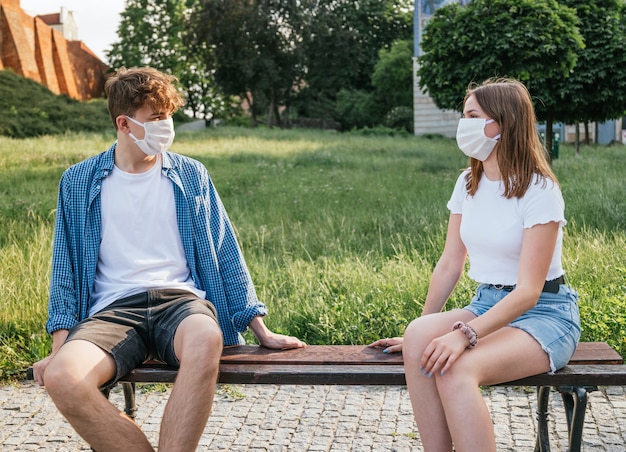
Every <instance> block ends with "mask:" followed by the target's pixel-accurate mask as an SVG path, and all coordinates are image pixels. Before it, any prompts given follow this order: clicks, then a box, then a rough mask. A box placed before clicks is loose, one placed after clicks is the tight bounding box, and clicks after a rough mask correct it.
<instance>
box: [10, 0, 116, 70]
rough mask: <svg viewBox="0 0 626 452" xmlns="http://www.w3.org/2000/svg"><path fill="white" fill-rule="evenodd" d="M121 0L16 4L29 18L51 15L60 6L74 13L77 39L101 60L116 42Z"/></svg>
mask: <svg viewBox="0 0 626 452" xmlns="http://www.w3.org/2000/svg"><path fill="white" fill-rule="evenodd" d="M125 4H126V1H125V0H106V1H103V0H95V1H94V0H21V1H20V5H21V7H22V9H23V10H24V12H26V14H28V15H30V16H37V15H39V14H52V13H58V12H60V11H61V7H64V8H66V9H67V10H69V11H73V12H74V20H75V21H76V23H77V25H78V39H79V40H81V41H83V42H84V43H85V44H86V45H87V47H89V48H90V49H91V50H92V51H93V52H94V53H95V54H96V55H97V56H98V57H99V58H100V59H101V60H102V61H104V62H107V59H106V56H105V54H104V52H105V51H106V50H108V49H109V48H110V47H111V44H113V43H114V42H115V41H117V28H118V26H119V22H120V13H121V12H122V11H124V8H125Z"/></svg>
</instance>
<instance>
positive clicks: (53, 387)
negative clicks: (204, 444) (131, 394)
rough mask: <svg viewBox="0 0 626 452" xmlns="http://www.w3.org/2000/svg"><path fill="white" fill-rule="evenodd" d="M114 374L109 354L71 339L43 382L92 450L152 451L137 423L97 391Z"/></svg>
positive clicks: (50, 367)
mask: <svg viewBox="0 0 626 452" xmlns="http://www.w3.org/2000/svg"><path fill="white" fill-rule="evenodd" d="M115 371H116V366H115V361H113V358H112V357H111V356H110V355H109V354H108V353H106V352H105V351H104V350H102V349H101V348H100V347H98V346H96V345H94V344H92V343H91V342H88V341H83V340H74V341H70V342H67V343H66V344H64V345H63V346H62V347H61V349H60V350H59V351H58V352H57V354H56V355H55V356H54V359H53V360H52V362H51V363H50V365H49V366H48V367H47V369H46V371H45V374H44V383H45V386H46V389H47V390H48V394H49V395H50V397H51V398H52V400H53V401H54V404H55V405H56V406H57V408H58V410H59V411H60V412H61V414H62V415H63V416H64V417H65V418H66V419H67V420H68V422H69V423H70V424H72V427H74V429H75V430H76V432H78V434H79V435H80V436H81V437H82V438H83V439H84V440H85V441H87V443H89V445H90V446H91V447H92V448H94V449H95V450H98V451H129V450H132V451H152V450H154V449H153V448H152V446H151V445H150V442H149V441H148V439H147V438H146V436H145V435H144V433H143V432H142V431H141V430H140V429H139V427H138V426H137V424H135V423H134V422H133V421H132V420H131V419H130V418H129V417H128V416H126V415H125V414H123V413H122V412H120V411H119V410H118V409H117V408H115V407H114V406H113V405H112V404H111V403H110V402H109V401H108V400H107V399H106V398H105V397H104V396H103V395H102V393H101V392H100V389H99V388H100V386H101V385H102V384H104V383H106V382H107V381H109V380H111V379H112V378H113V377H114V375H115Z"/></svg>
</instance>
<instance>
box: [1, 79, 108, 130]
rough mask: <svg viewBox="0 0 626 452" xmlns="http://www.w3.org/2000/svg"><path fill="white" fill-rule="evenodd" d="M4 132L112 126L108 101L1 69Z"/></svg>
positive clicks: (87, 128) (96, 128)
mask: <svg viewBox="0 0 626 452" xmlns="http://www.w3.org/2000/svg"><path fill="white" fill-rule="evenodd" d="M0 111H2V112H3V113H2V114H1V115H0V135H4V136H9V137H14V138H26V137H36V136H41V135H57V134H63V133H65V132H70V131H72V132H101V131H104V130H107V129H111V128H112V126H111V120H110V118H109V114H108V112H107V107H106V102H105V101H104V100H103V99H96V100H92V101H90V102H79V101H77V100H74V99H71V98H69V97H67V96H65V95H62V96H57V95H55V94H54V93H52V92H51V91H50V90H49V89H48V88H46V87H45V86H43V85H41V84H39V83H37V82H34V81H32V80H30V79H26V78H24V77H21V76H19V75H17V74H15V73H14V72H12V71H10V70H1V71H0Z"/></svg>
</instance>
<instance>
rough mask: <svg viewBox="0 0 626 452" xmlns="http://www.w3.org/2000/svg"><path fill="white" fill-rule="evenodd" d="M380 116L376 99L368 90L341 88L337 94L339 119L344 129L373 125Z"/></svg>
mask: <svg viewBox="0 0 626 452" xmlns="http://www.w3.org/2000/svg"><path fill="white" fill-rule="evenodd" d="M379 117H380V111H379V109H378V106H377V104H376V100H375V99H374V96H373V95H372V94H371V93H368V92H366V91H354V90H345V89H344V90H341V91H339V94H338V95H337V120H338V121H339V122H340V123H341V126H342V127H343V129H344V130H351V129H355V128H359V129H360V128H363V127H373V126H374V125H375V124H376V123H378V122H379V121H377V119H378V118H379Z"/></svg>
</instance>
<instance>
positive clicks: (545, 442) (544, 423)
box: [535, 386, 551, 452]
mask: <svg viewBox="0 0 626 452" xmlns="http://www.w3.org/2000/svg"><path fill="white" fill-rule="evenodd" d="M550 389H551V387H550V386H537V441H536V443H535V452H550V435H549V434H548V402H549V400H550Z"/></svg>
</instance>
